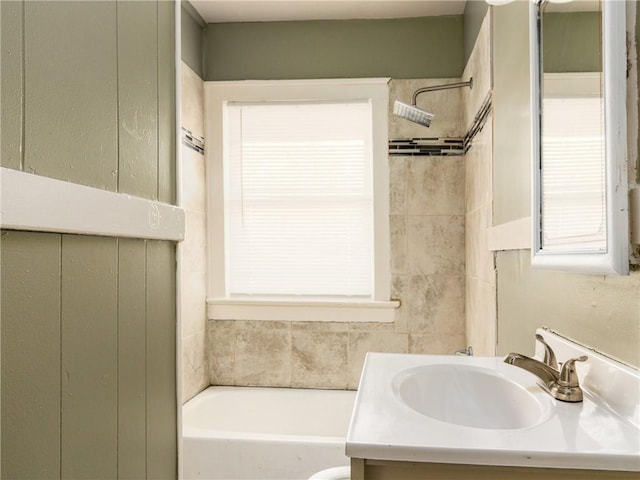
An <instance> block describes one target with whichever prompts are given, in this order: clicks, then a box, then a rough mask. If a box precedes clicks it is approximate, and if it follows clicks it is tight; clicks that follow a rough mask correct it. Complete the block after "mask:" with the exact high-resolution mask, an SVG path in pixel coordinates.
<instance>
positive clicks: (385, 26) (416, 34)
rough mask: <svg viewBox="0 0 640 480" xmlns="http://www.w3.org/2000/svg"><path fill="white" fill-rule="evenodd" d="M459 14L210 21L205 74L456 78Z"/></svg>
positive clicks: (207, 76) (459, 59)
mask: <svg viewBox="0 0 640 480" xmlns="http://www.w3.org/2000/svg"><path fill="white" fill-rule="evenodd" d="M462 18H463V16H462V15H456V16H441V17H424V18H407V19H390V20H335V21H333V20H332V21H298V22H263V23H220V24H215V23H214V24H208V25H207V29H206V35H205V79H206V80H244V79H263V80H264V79H285V78H289V79H298V78H350V77H387V76H388V77H394V78H423V77H434V78H435V77H459V76H460V75H461V74H462V70H463V68H464V64H463V62H464V50H463V21H462Z"/></svg>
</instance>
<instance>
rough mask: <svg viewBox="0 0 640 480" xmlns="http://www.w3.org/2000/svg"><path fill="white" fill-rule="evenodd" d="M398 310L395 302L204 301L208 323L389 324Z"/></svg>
mask: <svg viewBox="0 0 640 480" xmlns="http://www.w3.org/2000/svg"><path fill="white" fill-rule="evenodd" d="M398 307H400V302H399V301H398V300H390V301H387V302H385V301H374V300H351V301H350V300H332V301H317V300H315V301H314V300H287V299H277V300H275V299H253V298H251V299H249V298H247V299H245V298H241V299H240V298H238V299H235V298H208V299H207V315H208V318H209V319H210V320H266V321H270V320H271V321H272V320H280V321H287V322H351V323H357V322H369V323H389V322H393V321H394V318H395V309H397V308H398Z"/></svg>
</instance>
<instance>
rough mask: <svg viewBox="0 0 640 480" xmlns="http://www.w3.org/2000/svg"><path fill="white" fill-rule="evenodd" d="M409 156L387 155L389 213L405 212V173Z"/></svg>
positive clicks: (403, 213) (398, 213) (401, 213)
mask: <svg viewBox="0 0 640 480" xmlns="http://www.w3.org/2000/svg"><path fill="white" fill-rule="evenodd" d="M410 161H411V157H389V213H390V214H391V215H406V213H407V173H408V166H409V162H410Z"/></svg>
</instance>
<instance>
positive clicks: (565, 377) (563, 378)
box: [558, 355, 588, 387]
mask: <svg viewBox="0 0 640 480" xmlns="http://www.w3.org/2000/svg"><path fill="white" fill-rule="evenodd" d="M587 358H588V357H587V356H586V355H582V356H581V357H578V358H572V359H570V360H567V361H566V362H564V363H563V364H562V370H561V371H560V378H559V379H558V384H559V385H561V386H563V387H578V386H580V382H579V380H578V374H577V373H576V367H575V365H574V363H576V362H584V361H586V360H587Z"/></svg>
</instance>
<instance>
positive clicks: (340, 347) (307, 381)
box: [291, 328, 349, 389]
mask: <svg viewBox="0 0 640 480" xmlns="http://www.w3.org/2000/svg"><path fill="white" fill-rule="evenodd" d="M348 337H349V334H348V332H346V331H344V332H327V331H324V332H323V331H310V330H307V329H302V330H300V329H298V328H294V329H293V331H292V332H291V386H292V387H294V388H314V387H315V388H336V389H345V388H347V377H348V369H347V365H348V363H347V342H348Z"/></svg>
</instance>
